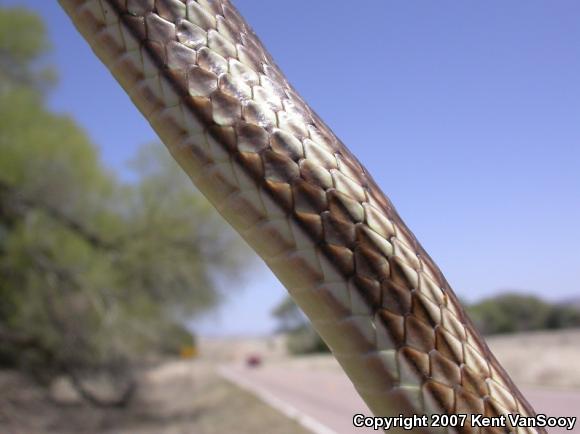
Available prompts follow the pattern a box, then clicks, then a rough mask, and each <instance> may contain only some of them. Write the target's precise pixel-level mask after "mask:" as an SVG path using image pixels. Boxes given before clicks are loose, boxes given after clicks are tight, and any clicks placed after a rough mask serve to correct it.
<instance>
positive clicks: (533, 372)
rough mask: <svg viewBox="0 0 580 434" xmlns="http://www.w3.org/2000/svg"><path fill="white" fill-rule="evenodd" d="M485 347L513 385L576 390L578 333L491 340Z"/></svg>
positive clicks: (579, 379) (579, 359)
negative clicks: (514, 383)
mask: <svg viewBox="0 0 580 434" xmlns="http://www.w3.org/2000/svg"><path fill="white" fill-rule="evenodd" d="M488 344H489V346H490V348H491V350H492V351H493V353H494V354H495V355H496V357H497V358H498V359H499V361H500V362H501V363H502V365H503V366H504V368H505V369H506V370H507V371H508V372H509V374H510V376H511V377H512V379H513V380H514V381H515V382H516V384H520V385H532V386H540V387H557V388H576V389H578V388H580V330H579V329H571V330H562V331H553V332H533V333H520V334H516V335H505V336H493V337H491V338H489V339H488Z"/></svg>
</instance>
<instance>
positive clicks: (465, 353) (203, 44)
mask: <svg viewBox="0 0 580 434" xmlns="http://www.w3.org/2000/svg"><path fill="white" fill-rule="evenodd" d="M60 3H61V5H62V6H63V7H64V9H65V10H66V12H67V13H68V14H69V15H70V17H71V19H72V21H73V22H74V24H75V25H76V27H77V29H78V30H79V31H80V33H81V34H82V35H83V36H84V37H85V38H86V40H87V41H88V42H89V44H90V45H91V47H92V49H93V50H94V52H95V53H96V54H97V55H98V56H99V58H100V59H101V60H102V61H103V62H104V63H105V65H106V66H107V67H108V68H109V69H110V71H111V72H112V74H113V75H114V76H115V78H116V79H117V81H118V82H119V83H120V84H121V86H123V88H124V89H125V91H126V92H127V93H128V95H129V96H130V98H131V99H132V101H133V102H134V103H135V105H136V106H137V107H138V108H139V110H140V111H141V112H142V114H143V115H144V116H145V117H146V118H147V119H148V121H149V122H150V123H151V125H152V126H153V128H154V129H155V130H156V132H157V133H158V135H159V136H160V138H161V139H162V141H163V142H164V143H165V145H166V146H167V147H168V149H169V151H170V152H171V154H172V155H173V156H174V157H175V159H176V160H177V161H178V162H179V164H180V165H181V167H182V168H183V169H184V170H185V172H187V174H188V175H189V176H190V178H191V179H192V181H193V182H194V184H195V185H196V186H197V188H198V189H199V190H200V191H201V192H202V193H203V194H204V195H205V196H206V197H207V198H208V199H209V201H210V202H211V203H212V204H213V205H214V206H215V207H216V208H217V209H218V210H219V212H220V213H221V214H222V215H223V217H224V218H225V219H226V220H227V221H228V222H229V223H230V224H231V225H232V226H233V227H234V228H235V229H236V230H237V231H238V232H239V233H240V234H241V235H242V237H243V238H244V239H245V240H246V241H247V242H248V244H249V245H250V246H251V247H252V248H253V249H254V250H255V251H256V252H257V253H258V254H259V255H260V256H261V257H262V258H263V260H264V261H265V262H266V264H267V265H268V266H269V268H270V269H271V270H272V271H273V272H274V273H275V274H276V276H277V277H278V278H279V279H280V280H281V281H282V283H283V284H284V286H285V287H286V288H287V289H288V291H289V293H290V294H291V296H292V297H293V299H294V300H295V301H296V302H297V303H298V305H299V306H300V307H301V308H302V309H303V311H304V312H305V313H306V315H307V316H308V317H309V318H310V320H311V321H312V324H313V325H314V327H315V329H316V330H317V332H318V333H319V334H320V335H321V336H322V338H323V339H324V340H325V342H326V343H327V344H328V345H329V347H330V348H331V350H332V352H333V354H334V356H335V357H336V358H337V360H338V361H339V363H340V365H341V366H342V367H343V368H344V370H345V372H346V373H347V375H348V376H349V378H350V379H351V381H352V382H353V384H354V386H355V388H356V390H357V391H358V393H359V394H360V395H361V397H362V398H363V399H364V400H365V402H366V403H367V404H368V406H369V408H370V409H371V411H372V412H373V413H374V414H375V415H380V416H388V415H399V414H400V413H403V414H433V413H447V414H455V413H457V414H483V415H486V416H498V415H502V414H507V413H517V414H520V415H522V416H532V415H534V410H533V409H532V407H531V406H530V404H528V402H527V401H526V400H525V399H524V397H523V396H522V394H521V393H520V392H519V391H518V389H517V387H516V386H515V385H514V384H513V382H512V381H511V380H510V378H509V376H508V375H507V374H506V372H505V371H504V369H503V368H502V367H501V365H500V364H499V363H498V361H497V360H496V358H495V357H494V356H493V354H492V353H491V352H490V350H489V349H488V347H487V345H486V343H485V341H484V340H483V338H482V337H481V336H480V334H479V333H478V332H477V331H476V329H475V328H474V327H473V325H472V323H471V321H470V320H469V319H468V317H467V316H466V314H465V312H464V310H463V309H462V307H461V304H460V303H459V301H458V299H457V297H456V296H455V294H454V293H453V291H452V290H451V288H450V286H449V284H448V283H447V281H446V280H445V278H444V276H443V274H442V273H441V271H440V270H439V269H438V267H437V266H436V265H435V263H434V262H433V260H432V259H431V258H430V257H429V256H428V254H427V253H426V252H425V251H424V250H423V248H422V247H421V246H420V244H419V243H418V241H417V240H416V239H415V237H414V236H413V234H412V233H411V231H410V230H409V229H408V228H407V227H406V226H405V224H404V223H403V221H402V220H401V218H400V217H399V215H398V214H397V212H396V211H395V209H394V207H393V205H392V204H391V202H390V201H389V200H388V199H387V197H386V196H385V195H384V194H383V193H382V191H381V190H380V188H379V187H378V186H377V185H376V183H375V182H374V181H373V179H372V177H371V176H370V175H369V174H368V173H367V171H366V170H365V168H364V167H363V166H362V165H361V164H360V163H359V161H358V160H357V159H356V158H355V157H354V156H353V155H352V154H351V152H350V151H349V150H348V149H347V148H346V147H345V145H344V144H343V143H342V142H341V141H340V140H339V139H338V138H337V137H336V136H335V135H334V134H333V133H332V131H331V130H330V129H329V128H328V127H327V126H326V125H325V124H324V122H323V121H322V120H321V119H320V118H319V117H318V116H317V115H316V114H315V113H314V112H313V111H312V110H311V109H310V108H309V107H308V105H307V104H306V103H305V102H304V101H303V100H302V99H301V98H300V96H299V95H298V94H297V93H296V91H295V90H294V89H293V88H292V86H291V85H290V84H289V83H288V82H287V81H286V79H285V78H284V76H283V75H282V73H281V72H280V70H279V69H278V67H277V66H276V64H275V63H274V61H273V59H272V58H271V56H270V55H269V54H268V52H267V51H266V50H265V48H264V47H263V46H262V44H261V42H260V41H259V39H258V38H257V37H256V35H255V34H254V33H253V31H252V30H251V28H250V27H249V26H248V24H247V23H246V22H245V21H244V19H243V18H242V17H241V16H240V14H239V13H238V11H237V10H236V9H235V8H234V7H233V6H232V4H231V3H230V2H229V1H228V0H197V1H193V0H60ZM431 431H435V429H433V428H431V429H430V432H431ZM441 431H446V430H445V429H443V430H441ZM457 431H461V432H545V431H543V430H542V429H533V428H517V427H509V426H508V427H507V428H485V429H483V428H478V427H475V426H470V424H469V420H467V422H466V424H465V426H464V427H462V428H457Z"/></svg>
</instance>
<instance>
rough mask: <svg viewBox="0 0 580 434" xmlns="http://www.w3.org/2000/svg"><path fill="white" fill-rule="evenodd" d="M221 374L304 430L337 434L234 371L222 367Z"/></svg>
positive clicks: (318, 433) (321, 433) (320, 433)
mask: <svg viewBox="0 0 580 434" xmlns="http://www.w3.org/2000/svg"><path fill="white" fill-rule="evenodd" d="M218 372H219V374H220V375H221V376H222V377H224V378H225V379H226V380H228V381H231V382H232V383H234V384H235V385H236V386H238V387H240V388H242V389H244V390H246V391H248V392H250V393H252V394H254V395H256V396H257V397H258V398H260V399H261V400H262V401H264V402H265V403H266V404H268V405H269V406H270V407H273V408H275V409H276V410H278V411H280V412H281V413H282V414H283V415H285V416H286V417H288V418H289V419H293V420H295V421H296V422H298V423H299V424H300V425H302V426H303V427H304V428H306V429H308V430H310V431H312V432H313V433H314V434H337V432H336V431H334V430H332V429H330V428H328V427H327V426H326V425H324V424H322V423H320V422H318V421H317V420H316V419H314V418H312V417H310V416H308V415H307V414H304V413H303V412H301V411H300V410H298V409H297V408H295V407H293V406H291V405H290V404H288V403H286V402H284V401H282V400H281V399H279V398H277V397H276V396H274V395H272V394H271V393H270V392H268V391H267V390H264V389H262V388H261V387H259V386H257V385H255V384H253V383H251V382H249V381H247V380H245V379H243V378H241V377H240V376H239V375H237V374H236V373H235V372H234V371H233V370H231V369H228V368H226V367H224V366H221V367H220V368H219V369H218Z"/></svg>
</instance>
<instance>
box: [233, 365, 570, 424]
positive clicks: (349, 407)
mask: <svg viewBox="0 0 580 434" xmlns="http://www.w3.org/2000/svg"><path fill="white" fill-rule="evenodd" d="M225 372H228V373H230V375H229V376H230V377H232V376H233V377H237V378H240V379H243V381H244V382H245V383H246V384H247V385H251V387H253V388H254V389H255V391H257V392H258V393H260V392H265V393H266V394H267V395H269V396H271V397H273V398H274V399H275V400H277V401H279V402H283V403H285V404H287V405H288V407H290V408H294V409H296V410H298V412H300V413H303V414H306V415H307V416H309V417H310V418H312V419H314V420H315V421H317V422H319V423H320V424H321V425H323V426H325V427H327V428H329V429H330V430H332V431H335V432H337V433H341V434H342V433H344V434H350V433H356V434H367V433H375V434H376V432H377V431H373V430H372V429H366V430H365V429H362V428H354V427H353V426H352V416H353V415H354V414H356V413H362V414H366V415H370V411H369V410H368V408H367V406H366V405H365V403H364V402H363V401H362V400H361V399H360V398H359V396H358V395H357V394H356V392H355V391H354V388H353V386H352V385H351V383H350V382H349V380H348V379H347V378H346V376H345V375H344V374H343V373H342V372H340V371H338V370H337V369H332V368H330V367H325V368H323V367H312V368H305V367H303V366H302V367H297V366H293V365H292V364H285V363H276V364H270V365H265V366H262V367H260V368H257V369H248V368H245V367H241V366H227V367H225ZM523 392H524V393H525V394H526V396H527V397H528V399H529V400H530V401H531V403H532V405H533V406H534V407H535V409H536V411H538V412H539V413H545V414H547V415H548V416H576V417H577V423H576V425H575V427H574V430H573V431H566V430H564V429H561V430H557V429H552V430H550V433H557V434H560V433H562V434H563V433H568V434H570V433H571V432H574V433H580V391H561V390H547V389H546V390H542V389H531V388H523Z"/></svg>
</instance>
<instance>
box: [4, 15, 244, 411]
mask: <svg viewBox="0 0 580 434" xmlns="http://www.w3.org/2000/svg"><path fill="white" fill-rule="evenodd" d="M45 41H46V34H45V32H44V26H43V25H42V22H41V20H40V19H39V18H38V17H37V16H35V15H34V14H31V13H30V12H27V11H25V10H22V9H6V8H0V83H1V84H0V155H1V158H0V301H1V303H0V363H3V364H4V365H6V364H8V365H12V366H18V367H20V368H22V369H25V370H26V371H27V372H29V373H32V374H34V375H35V376H36V377H37V378H38V379H40V380H42V381H49V380H50V379H51V378H53V377H54V375H58V374H62V373H65V374H67V375H69V376H71V378H72V379H73V382H76V383H78V385H79V387H80V385H81V383H82V378H83V377H85V376H86V375H87V374H93V373H95V372H105V373H109V374H111V375H112V376H113V377H115V376H121V377H124V378H126V377H127V376H128V375H129V373H130V370H131V369H132V368H131V367H132V366H133V365H134V363H135V361H137V360H143V358H146V357H148V356H153V355H157V354H159V353H160V352H167V351H174V352H176V351H177V350H178V348H179V346H180V345H182V344H183V340H187V339H188V336H190V334H189V333H187V332H185V329H184V326H183V324H184V323H185V321H186V320H189V319H191V318H192V317H194V316H195V315H197V314H199V313H201V312H203V311H205V310H207V309H209V308H212V307H213V306H215V305H216V304H217V303H219V301H220V300H221V298H222V294H221V293H220V291H219V288H218V279H219V280H223V279H224V278H228V277H229V278H232V277H235V276H237V275H238V274H239V271H240V270H241V265H242V258H244V257H247V255H245V254H242V249H243V248H244V247H242V245H241V243H240V242H239V241H238V238H237V236H235V235H234V234H233V232H232V231H230V230H229V229H227V228H226V227H225V225H224V224H223V223H222V221H221V218H220V217H219V216H217V214H216V213H215V212H214V210H213V209H212V208H211V207H210V206H209V205H208V204H207V202H206V201H205V199H203V198H202V197H201V196H200V194H199V193H198V192H197V191H196V190H195V189H194V188H193V187H192V185H191V182H190V181H189V179H188V178H187V177H186V176H185V175H184V174H182V171H181V170H180V169H179V168H178V167H177V165H176V164H175V163H174V162H173V160H171V158H170V157H169V155H168V153H167V152H166V151H165V150H164V148H163V147H162V146H161V145H159V144H155V145H150V146H146V147H144V148H143V149H142V150H141V152H140V153H139V155H138V156H136V158H135V160H134V162H133V166H132V167H133V170H135V171H136V173H137V175H138V176H137V179H138V180H137V181H136V182H134V183H132V184H123V183H121V182H120V181H119V180H118V179H116V177H115V175H114V173H112V172H111V171H110V170H107V168H106V167H104V166H103V164H102V163H101V161H100V159H99V156H98V152H97V150H96V148H95V146H94V145H93V144H92V143H91V142H90V140H89V139H88V137H87V136H86V134H85V133H84V131H83V130H82V129H81V128H80V127H79V126H78V125H77V124H76V123H75V121H74V120H73V119H72V118H71V117H69V116H65V115H61V114H55V113H53V112H51V111H50V110H49V109H48V108H47V107H46V105H45V94H46V92H47V91H48V90H49V87H48V86H49V84H50V81H47V80H46V77H47V76H48V75H49V74H47V73H46V71H48V70H49V69H48V68H46V67H44V66H43V65H42V63H43V61H42V59H43V58H44V56H45V54H46V50H47V48H48V47H47V44H46V42H45ZM81 389H82V388H81ZM127 390H129V388H128V389H127ZM91 396H92V397H93V398H95V397H94V396H93V395H91V394H90V393H89V394H88V395H87V397H88V398H89V399H90V397H91ZM97 401H98V399H97ZM97 403H98V402H97Z"/></svg>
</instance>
